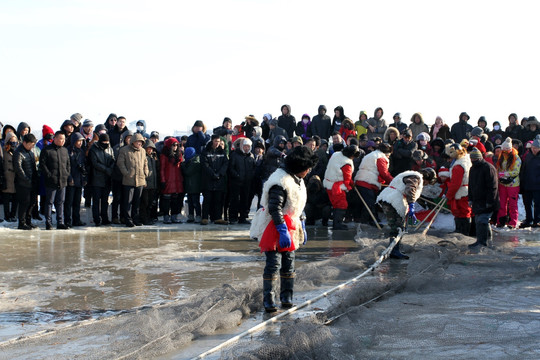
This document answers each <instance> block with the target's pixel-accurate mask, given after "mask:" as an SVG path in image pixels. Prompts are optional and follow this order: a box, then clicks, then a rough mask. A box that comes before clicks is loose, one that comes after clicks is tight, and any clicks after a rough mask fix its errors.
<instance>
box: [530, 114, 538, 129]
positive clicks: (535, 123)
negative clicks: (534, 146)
mask: <svg viewBox="0 0 540 360" xmlns="http://www.w3.org/2000/svg"><path fill="white" fill-rule="evenodd" d="M529 125H536V127H540V123H539V122H538V120H536V116H530V117H529V119H528V120H527V126H529Z"/></svg>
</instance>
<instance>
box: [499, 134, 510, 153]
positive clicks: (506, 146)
mask: <svg viewBox="0 0 540 360" xmlns="http://www.w3.org/2000/svg"><path fill="white" fill-rule="evenodd" d="M501 149H502V151H512V139H511V138H509V137H507V138H506V140H504V142H503V143H502V146H501Z"/></svg>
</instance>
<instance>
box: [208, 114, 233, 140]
mask: <svg viewBox="0 0 540 360" xmlns="http://www.w3.org/2000/svg"><path fill="white" fill-rule="evenodd" d="M212 134H216V135H219V136H227V135H228V134H229V135H230V134H232V120H231V119H230V118H229V117H225V118H224V119H223V122H222V123H221V126H218V127H216V128H214V130H212Z"/></svg>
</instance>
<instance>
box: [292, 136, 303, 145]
mask: <svg viewBox="0 0 540 360" xmlns="http://www.w3.org/2000/svg"><path fill="white" fill-rule="evenodd" d="M295 142H297V143H300V145H304V142H303V141H302V138H301V137H300V136H293V137H292V139H291V143H295Z"/></svg>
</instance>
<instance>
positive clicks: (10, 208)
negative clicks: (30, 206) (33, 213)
mask: <svg viewBox="0 0 540 360" xmlns="http://www.w3.org/2000/svg"><path fill="white" fill-rule="evenodd" d="M2 201H3V202H4V217H5V218H6V219H9V218H14V217H15V216H17V195H16V193H2Z"/></svg>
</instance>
